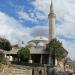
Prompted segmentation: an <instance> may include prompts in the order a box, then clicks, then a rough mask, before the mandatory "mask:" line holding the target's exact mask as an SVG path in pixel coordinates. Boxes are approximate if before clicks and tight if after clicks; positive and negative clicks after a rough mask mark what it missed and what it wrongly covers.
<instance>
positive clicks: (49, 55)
mask: <svg viewBox="0 0 75 75" xmlns="http://www.w3.org/2000/svg"><path fill="white" fill-rule="evenodd" d="M49 65H51V56H50V55H49Z"/></svg>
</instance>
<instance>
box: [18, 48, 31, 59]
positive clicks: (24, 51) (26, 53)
mask: <svg viewBox="0 0 75 75" xmlns="http://www.w3.org/2000/svg"><path fill="white" fill-rule="evenodd" d="M17 54H18V57H19V58H20V59H21V60H28V59H29V57H30V50H29V48H28V47H25V48H23V47H22V48H21V49H20V50H19V51H18V53H17Z"/></svg>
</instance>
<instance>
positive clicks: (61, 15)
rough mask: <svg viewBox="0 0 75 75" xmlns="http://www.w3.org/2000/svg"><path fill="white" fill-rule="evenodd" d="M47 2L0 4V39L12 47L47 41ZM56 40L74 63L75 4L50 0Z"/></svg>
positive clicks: (23, 0)
mask: <svg viewBox="0 0 75 75" xmlns="http://www.w3.org/2000/svg"><path fill="white" fill-rule="evenodd" d="M50 3H51V1H50V0H0V36H2V37H6V38H7V39H9V40H10V42H11V43H12V44H16V43H21V41H24V42H25V44H26V43H27V42H28V41H29V40H31V39H33V38H35V37H37V36H45V37H48V13H49V12H50ZM53 4H54V11H55V13H56V33H57V38H58V39H59V40H60V41H62V43H63V46H64V47H65V48H66V49H67V50H68V52H69V55H68V56H70V57H71V58H72V59H75V54H74V53H75V10H74V9H75V1H74V0H53Z"/></svg>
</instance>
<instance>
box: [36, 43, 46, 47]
mask: <svg viewBox="0 0 75 75" xmlns="http://www.w3.org/2000/svg"><path fill="white" fill-rule="evenodd" d="M37 46H39V47H44V46H45V44H44V43H43V42H39V43H38V44H37Z"/></svg>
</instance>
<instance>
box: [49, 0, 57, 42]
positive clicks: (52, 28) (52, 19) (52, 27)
mask: <svg viewBox="0 0 75 75" xmlns="http://www.w3.org/2000/svg"><path fill="white" fill-rule="evenodd" d="M48 19H49V41H51V40H52V39H54V38H55V37H56V33H55V19H56V14H55V13H54V9H53V3H52V1H51V6H50V13H49V14H48Z"/></svg>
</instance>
